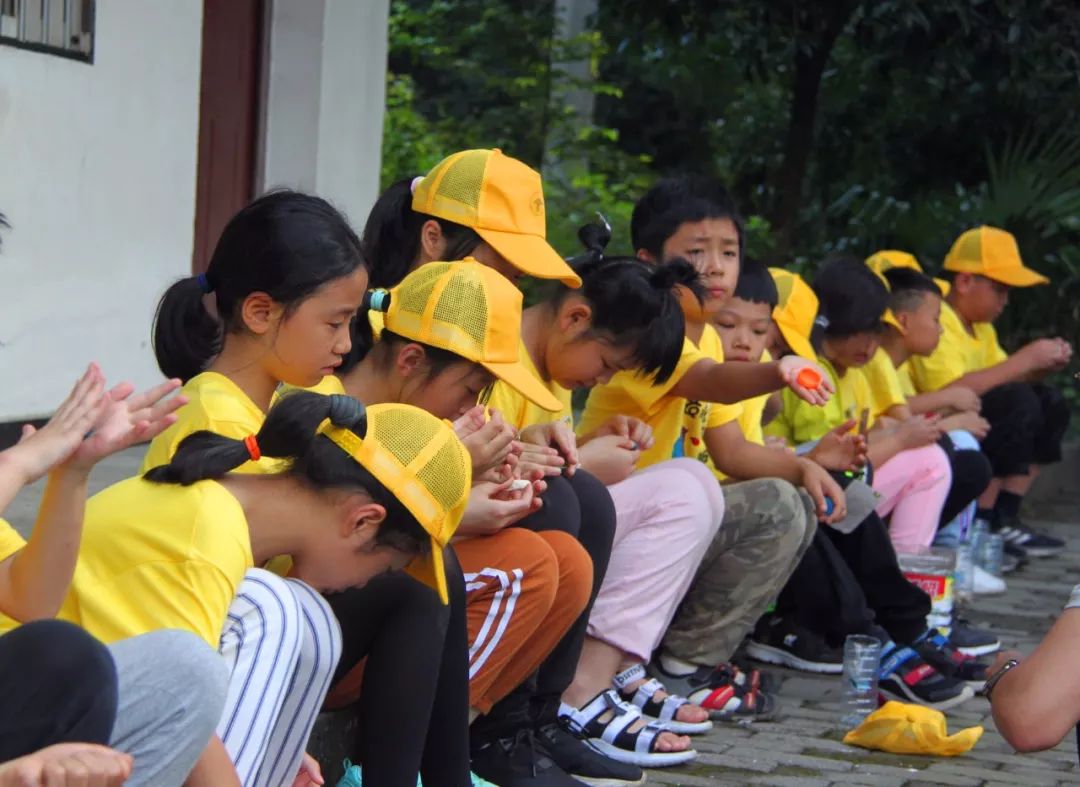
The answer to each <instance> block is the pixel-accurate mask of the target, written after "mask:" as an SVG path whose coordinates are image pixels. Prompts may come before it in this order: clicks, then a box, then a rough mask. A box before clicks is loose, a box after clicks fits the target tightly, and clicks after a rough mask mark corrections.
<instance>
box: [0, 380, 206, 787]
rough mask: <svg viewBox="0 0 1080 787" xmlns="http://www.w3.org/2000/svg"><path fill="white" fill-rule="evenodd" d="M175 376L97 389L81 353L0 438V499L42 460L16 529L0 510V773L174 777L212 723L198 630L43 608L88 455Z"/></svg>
mask: <svg viewBox="0 0 1080 787" xmlns="http://www.w3.org/2000/svg"><path fill="white" fill-rule="evenodd" d="M179 384H180V383H179V381H175V380H174V381H170V382H168V383H164V384H162V385H159V386H158V387H156V388H155V389H153V390H151V391H148V392H147V393H144V394H140V395H138V396H132V395H131V394H132V387H131V386H130V385H127V384H123V385H120V386H117V387H116V388H113V389H112V390H111V391H108V392H106V391H105V380H104V377H103V376H102V374H101V371H100V370H99V369H98V367H97V365H96V364H91V365H90V367H89V368H88V369H87V371H86V373H85V374H84V375H83V376H82V377H81V378H80V379H79V381H78V382H77V383H76V385H75V388H74V389H73V390H72V392H71V395H70V396H69V397H68V398H67V400H65V401H64V402H63V403H62V404H61V405H60V406H59V407H58V408H57V409H56V412H55V413H54V414H53V417H52V419H50V421H49V423H48V424H46V425H45V426H44V427H42V428H41V429H40V430H37V431H35V430H34V429H33V428H32V427H30V426H27V427H25V428H24V430H23V438H22V440H20V442H19V443H18V444H17V445H15V446H14V447H12V448H9V449H8V450H6V451H2V452H0V510H2V509H3V508H5V507H6V506H7V504H8V503H10V502H11V500H12V498H14V496H15V493H16V492H17V491H18V490H19V489H20V487H22V486H24V485H25V484H28V483H31V482H33V481H35V480H37V479H38V478H40V477H41V476H43V475H45V474H46V473H47V474H48V481H47V484H46V487H45V492H44V495H43V498H42V502H41V508H40V511H39V514H38V519H37V522H36V523H35V525H34V530H33V533H32V534H31V536H30V540H29V541H28V542H24V541H23V539H22V538H21V537H20V536H19V535H18V534H17V533H16V532H15V530H14V529H12V528H11V527H10V526H9V525H8V524H7V523H6V522H3V521H2V520H0V611H2V612H3V615H0V630H2V631H7V632H8V633H5V634H3V635H2V636H0V681H2V682H3V684H4V685H3V687H2V691H3V695H4V705H3V710H2V711H0V783H2V784H9V783H10V784H16V783H17V784H45V783H49V784H52V783H53V782H54V781H55V782H56V783H58V784H59V783H61V781H63V783H65V784H67V783H75V780H77V779H84V780H85V779H90V780H93V783H95V784H97V783H101V784H110V785H113V784H121V783H124V784H131V785H172V786H174V787H175V786H178V785H179V784H181V783H182V782H183V781H184V780H185V779H186V778H187V775H188V772H189V771H190V770H191V768H192V766H193V765H194V764H195V761H196V759H197V758H198V757H199V755H200V754H201V753H202V751H203V749H204V748H205V746H206V742H207V741H208V740H209V738H210V736H211V735H212V734H213V730H214V726H215V725H216V724H217V720H218V718H219V717H220V714H221V706H222V704H223V703H224V699H225V676H224V669H223V667H222V665H221V664H220V660H219V658H218V657H217V655H216V654H215V653H214V651H213V650H212V649H211V648H210V647H208V646H207V645H206V644H205V643H202V642H200V641H199V640H198V639H197V638H196V637H194V636H192V635H190V634H186V633H184V632H180V631H156V632H153V633H148V634H143V635H141V636H131V637H130V638H128V639H124V640H122V641H117V642H113V643H112V644H111V645H108V646H106V645H104V644H102V642H100V641H99V640H98V639H95V638H94V637H93V636H91V634H89V633H87V632H86V631H85V630H84V629H82V628H80V627H78V626H75V625H73V624H72V623H70V622H64V621H62V620H50V618H52V617H54V616H55V615H56V614H57V611H58V610H59V609H60V607H61V604H62V602H63V601H64V597H65V595H66V594H67V592H68V588H69V585H70V583H71V581H72V574H73V573H76V574H78V571H77V570H76V557H77V554H78V551H79V543H80V540H81V538H82V531H83V509H84V507H85V503H86V487H87V479H88V477H89V474H90V471H91V469H92V468H93V466H94V465H95V464H96V463H97V462H98V461H100V460H101V459H104V458H105V457H106V456H108V455H110V454H112V453H115V452H117V451H121V450H123V449H125V448H127V447H129V446H131V445H133V444H134V443H136V442H139V441H140V440H145V439H147V438H149V437H153V436H154V435H155V434H157V433H158V432H160V431H161V430H162V429H164V428H165V427H167V426H168V425H169V424H170V423H172V422H173V421H174V420H176V416H175V415H172V411H173V410H175V409H176V408H177V407H179V406H180V405H182V404H183V403H184V399H183V397H174V398H172V399H167V400H166V399H164V397H166V396H167V395H168V394H169V393H171V392H172V391H174V390H175V389H176V388H177V387H179ZM20 623H21V624H22V625H20ZM163 698H167V699H165V700H164V701H163ZM54 744H62V745H54ZM106 745H108V746H111V747H112V748H106ZM42 747H48V748H44V749H43V748H42ZM39 749H42V750H41V751H37V750H39ZM69 779H70V780H71V781H68V780H69ZM82 783H87V782H85V781H83V782H82Z"/></svg>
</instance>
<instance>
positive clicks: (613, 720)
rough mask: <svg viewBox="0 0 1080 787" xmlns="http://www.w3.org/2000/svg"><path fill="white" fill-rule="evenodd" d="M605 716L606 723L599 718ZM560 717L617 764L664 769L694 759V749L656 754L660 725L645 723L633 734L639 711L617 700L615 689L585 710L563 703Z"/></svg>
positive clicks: (587, 706)
mask: <svg viewBox="0 0 1080 787" xmlns="http://www.w3.org/2000/svg"><path fill="white" fill-rule="evenodd" d="M605 714H607V715H608V716H609V718H608V719H607V721H601V717H602V716H604V715H605ZM559 717H560V718H562V719H564V720H565V723H566V725H567V726H568V727H569V728H570V729H571V730H572V731H574V732H577V733H580V734H582V735H584V736H585V737H587V738H588V740H589V743H590V744H591V745H592V746H593V747H595V748H596V749H597V750H598V751H600V752H602V753H603V754H605V755H607V756H608V757H610V758H611V759H613V760H618V761H619V762H628V763H631V764H633V765H640V766H641V767H643V768H664V767H668V766H671V765H681V764H682V763H684V762H690V761H691V760H693V759H694V758H696V757H697V752H696V751H694V750H693V749H687V750H686V751H656V746H657V743H658V738H659V736H660V733H662V732H671V731H670V730H666V729H664V728H663V727H662V726H660V724H659V723H657V722H654V723H651V724H646V725H645V726H644V727H642V728H641V729H640V730H637V731H636V732H629V731H628V730H629V728H630V727H632V726H633V725H634V724H635V723H636V722H638V721H643V720H644V718H643V717H642V715H641V711H640V710H638V709H637V708H636V707H635V706H633V705H631V704H630V703H629V702H624V701H623V700H621V699H619V695H618V692H616V691H615V690H614V689H608V690H607V691H602V692H600V693H599V694H597V695H596V696H595V697H593V698H592V699H591V700H590V701H589V703H588V704H587V705H586V706H585V707H584V708H580V709H578V708H575V707H573V706H572V705H567V704H566V703H563V705H562V707H561V708H560V709H559Z"/></svg>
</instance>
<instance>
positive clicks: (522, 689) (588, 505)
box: [472, 470, 615, 745]
mask: <svg viewBox="0 0 1080 787" xmlns="http://www.w3.org/2000/svg"><path fill="white" fill-rule="evenodd" d="M543 500H544V506H543V508H541V509H540V510H539V511H537V512H536V513H534V514H531V515H530V516H528V517H526V518H525V519H523V520H522V521H521V522H519V523H518V526H519V527H525V528H528V529H529V530H533V531H536V532H541V531H545V530H561V531H563V532H565V533H569V534H570V535H572V536H574V537H575V538H576V539H577V540H578V541H579V542H580V543H581V546H582V547H584V549H585V551H586V552H588V553H589V557H590V558H592V562H593V587H592V594H591V595H590V596H589V604H588V606H586V607H585V610H584V612H582V613H581V616H580V617H579V618H578V619H577V620H576V621H575V622H574V625H573V626H571V627H570V630H569V631H567V632H566V635H565V636H563V638H562V639H561V640H560V641H559V644H558V645H556V646H555V649H554V650H553V651H551V653H550V654H549V655H548V657H547V658H546V659H545V660H544V662H543V663H542V664H541V665H540V669H539V670H538V671H537V672H536V673H535V674H534V675H532V676H530V677H529V679H528V680H526V681H525V682H524V683H523V684H521V685H520V686H518V687H517V688H516V689H514V690H513V691H512V692H510V694H508V695H507V696H506V697H504V698H503V699H502V700H500V701H499V702H497V703H495V706H494V707H493V708H492V709H491V712H490V713H488V714H487V715H486V716H482V717H480V718H479V719H477V720H476V721H475V722H474V723H473V727H472V732H473V740H474V745H475V744H479V743H482V742H483V741H485V740H487V739H490V738H493V737H506V736H508V735H509V734H512V733H513V731H515V730H516V729H520V728H521V727H522V726H523V725H525V724H530V723H531V724H536V725H542V724H546V723H547V722H549V721H555V719H556V717H557V715H558V711H559V702H560V698H561V697H562V693H563V692H564V691H565V690H566V688H567V686H569V685H570V682H571V681H572V680H573V679H574V673H575V672H576V671H577V663H578V659H579V658H580V656H581V648H582V645H583V644H584V642H585V634H586V632H587V630H588V626H589V614H590V613H591V612H592V605H593V601H595V600H596V594H597V593H599V592H600V586H601V585H602V584H603V582H604V575H605V574H606V573H607V567H608V561H609V560H610V559H611V545H612V542H613V541H614V539H615V506H614V504H613V503H612V502H611V495H610V494H608V491H607V487H605V486H604V485H603V484H602V483H600V482H599V481H598V480H597V479H596V478H595V477H594V476H591V475H589V474H588V473H586V472H585V471H584V470H578V471H577V472H576V473H575V474H574V475H573V476H570V477H556V478H551V479H549V480H548V489H547V491H546V492H545V493H544V497H543Z"/></svg>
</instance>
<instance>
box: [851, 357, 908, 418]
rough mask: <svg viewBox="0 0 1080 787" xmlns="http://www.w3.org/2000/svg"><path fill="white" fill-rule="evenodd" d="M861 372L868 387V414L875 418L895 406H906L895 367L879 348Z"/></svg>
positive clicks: (905, 399) (905, 398)
mask: <svg viewBox="0 0 1080 787" xmlns="http://www.w3.org/2000/svg"><path fill="white" fill-rule="evenodd" d="M861 371H862V373H863V376H864V377H865V378H866V382H867V385H868V387H869V396H870V412H871V415H873V416H874V417H875V418H877V417H880V416H882V415H884V414H885V413H887V412H888V411H889V409H890V408H892V407H895V406H896V405H903V404H907V397H906V396H904V392H903V390H902V388H901V386H900V377H899V375H898V374H897V372H896V367H895V366H893V362H892V358H890V357H889V354H888V353H887V352H885V351H884V350H883V349H881V348H880V347H879V348H878V351H877V352H876V353H874V356H873V357H872V358H871V359H870V362H869V363H867V364H866V366H864V367H863V368H862V369H861Z"/></svg>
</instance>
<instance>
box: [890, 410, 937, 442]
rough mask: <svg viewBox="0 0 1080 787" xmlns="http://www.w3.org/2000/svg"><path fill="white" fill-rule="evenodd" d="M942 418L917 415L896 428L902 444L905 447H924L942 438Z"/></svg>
mask: <svg viewBox="0 0 1080 787" xmlns="http://www.w3.org/2000/svg"><path fill="white" fill-rule="evenodd" d="M940 422H941V418H939V417H938V416H936V415H934V416H921V415H916V416H915V417H913V418H909V419H907V420H906V421H904V422H903V423H902V424H900V426H898V427H897V428H896V434H897V436H898V437H899V438H900V444H901V445H903V446H904V448H922V447H923V446H924V445H930V444H931V443H936V442H937V441H938V440H940V439H941V434H942V432H941V424H940Z"/></svg>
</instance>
